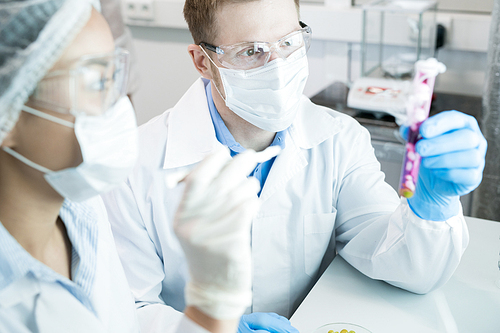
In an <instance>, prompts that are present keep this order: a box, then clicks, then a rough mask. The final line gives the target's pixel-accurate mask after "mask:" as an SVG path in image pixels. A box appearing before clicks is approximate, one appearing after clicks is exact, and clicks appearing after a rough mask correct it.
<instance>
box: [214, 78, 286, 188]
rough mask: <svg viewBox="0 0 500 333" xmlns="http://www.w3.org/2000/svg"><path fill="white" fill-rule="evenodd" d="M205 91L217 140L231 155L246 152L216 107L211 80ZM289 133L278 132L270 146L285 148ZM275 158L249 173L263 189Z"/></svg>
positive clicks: (284, 131)
mask: <svg viewBox="0 0 500 333" xmlns="http://www.w3.org/2000/svg"><path fill="white" fill-rule="evenodd" d="M205 92H206V95H207V102H208V109H209V110H210V116H211V117H212V122H213V124H214V128H215V136H216V137H217V140H218V141H219V142H220V143H222V144H223V145H224V146H226V147H228V148H229V150H230V153H231V156H235V155H238V154H239V153H241V152H244V151H245V150H246V149H245V148H243V146H242V145H240V144H239V143H238V142H236V140H235V139H234V137H233V135H232V134H231V132H229V130H228V129H227V127H226V124H224V121H223V120H222V118H221V116H220V114H219V112H218V111H217V108H216V107H215V104H214V100H213V98H212V85H211V84H210V82H209V83H208V84H207V86H206V87H205ZM287 133H288V129H285V130H283V131H281V132H278V133H276V136H275V137H274V140H273V142H272V143H271V145H270V146H279V147H280V148H281V150H283V149H285V137H286V135H287ZM275 159H276V158H275V157H273V158H271V159H270V160H268V161H266V162H263V163H259V164H258V165H257V166H256V167H255V169H254V170H253V171H252V173H250V175H249V176H253V177H255V178H257V179H258V180H259V182H260V188H261V191H262V188H263V187H264V183H265V182H266V179H267V176H268V175H269V171H271V167H272V166H273V163H274V160H275ZM259 195H260V192H259Z"/></svg>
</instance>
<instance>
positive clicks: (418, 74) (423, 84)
mask: <svg viewBox="0 0 500 333" xmlns="http://www.w3.org/2000/svg"><path fill="white" fill-rule="evenodd" d="M444 71H446V66H445V65H443V64H442V63H440V62H438V61H437V60H436V59H435V58H430V59H427V60H419V61H417V62H416V63H415V76H414V78H413V93H412V95H411V96H409V98H408V102H407V105H406V113H407V121H406V125H407V126H408V127H409V133H408V142H407V143H406V152H405V156H404V160H403V167H402V170H401V180H400V182H399V195H401V196H403V197H405V198H411V197H412V196H413V194H414V193H415V189H416V185H417V179H418V170H419V168H420V160H421V157H420V155H419V154H418V153H417V152H416V151H415V145H416V144H417V142H418V140H420V133H419V129H420V125H421V124H422V122H424V120H426V119H427V118H428V117H429V110H430V108H431V102H432V92H433V90H434V82H435V81H436V76H437V75H438V74H440V73H444Z"/></svg>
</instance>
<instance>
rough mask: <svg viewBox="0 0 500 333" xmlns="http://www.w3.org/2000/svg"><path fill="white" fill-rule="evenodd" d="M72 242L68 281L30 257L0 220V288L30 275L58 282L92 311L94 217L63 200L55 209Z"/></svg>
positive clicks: (95, 227)
mask: <svg viewBox="0 0 500 333" xmlns="http://www.w3.org/2000/svg"><path fill="white" fill-rule="evenodd" d="M59 216H60V218H61V220H62V221H63V222H64V225H65V227H66V231H67V233H68V237H69V239H70V241H71V244H72V255H71V276H72V280H69V279H68V278H66V277H64V276H62V275H60V274H58V273H56V272H55V271H54V270H52V269H51V268H49V267H48V266H46V265H44V264H42V263H41V262H40V261H38V260H37V259H35V258H33V257H32V256H31V255H30V254H29V253H28V252H27V251H26V250H25V249H24V248H23V247H22V246H21V245H20V244H19V243H18V242H17V241H16V239H15V238H14V237H12V235H11V234H10V233H9V232H8V231H7V229H5V227H4V226H3V225H2V224H1V223H0V291H1V290H3V289H4V288H6V287H8V286H9V285H10V284H11V283H13V282H15V281H17V280H20V279H22V278H23V277H25V276H26V275H28V274H31V275H32V276H34V277H35V278H36V279H38V280H41V281H46V282H50V283H58V284H60V285H61V286H63V287H64V288H66V290H68V291H69V292H70V293H71V294H72V295H73V296H75V297H76V298H77V299H78V300H79V301H80V302H81V303H82V304H83V305H84V306H85V307H86V308H87V309H89V310H90V311H91V312H93V313H95V309H94V308H93V306H92V303H91V301H90V298H91V293H92V288H93V285H94V278H95V274H96V265H97V216H96V214H95V213H94V212H93V211H92V210H91V209H90V208H88V207H86V206H85V205H82V204H77V203H73V202H70V201H68V200H66V201H65V202H64V204H63V206H62V208H61V211H60V212H59Z"/></svg>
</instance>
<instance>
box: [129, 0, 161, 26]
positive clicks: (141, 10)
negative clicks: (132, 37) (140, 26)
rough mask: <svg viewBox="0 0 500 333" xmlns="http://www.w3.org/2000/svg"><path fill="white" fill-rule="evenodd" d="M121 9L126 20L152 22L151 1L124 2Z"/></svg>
mask: <svg viewBox="0 0 500 333" xmlns="http://www.w3.org/2000/svg"><path fill="white" fill-rule="evenodd" d="M123 7H124V8H123V14H124V16H125V17H126V18H127V19H130V20H144V21H154V8H153V0H124V4H123Z"/></svg>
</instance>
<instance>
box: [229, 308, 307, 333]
mask: <svg viewBox="0 0 500 333" xmlns="http://www.w3.org/2000/svg"><path fill="white" fill-rule="evenodd" d="M250 332H251V333H256V332H258V333H267V332H271V333H299V331H298V330H297V329H296V328H294V327H293V326H292V325H291V324H290V321H288V319H286V318H285V317H282V316H280V315H278V314H276V313H271V312H269V313H264V312H255V313H252V314H249V315H243V316H241V320H240V324H239V325H238V333H250Z"/></svg>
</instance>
